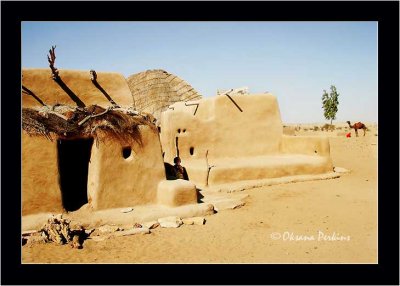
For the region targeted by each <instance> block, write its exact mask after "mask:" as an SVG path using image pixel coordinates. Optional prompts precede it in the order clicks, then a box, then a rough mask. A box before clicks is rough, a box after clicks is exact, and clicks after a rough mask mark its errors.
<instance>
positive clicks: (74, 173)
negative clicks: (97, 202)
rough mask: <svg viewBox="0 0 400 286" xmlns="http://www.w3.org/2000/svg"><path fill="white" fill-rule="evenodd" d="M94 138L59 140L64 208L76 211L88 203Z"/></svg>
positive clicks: (59, 170) (59, 168)
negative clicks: (90, 163) (88, 182)
mask: <svg viewBox="0 0 400 286" xmlns="http://www.w3.org/2000/svg"><path fill="white" fill-rule="evenodd" d="M92 145H93V138H90V139H74V140H61V139H59V140H57V151H58V172H59V183H60V188H61V196H62V203H63V207H64V208H65V210H67V211H75V210H77V209H79V208H80V207H81V206H83V205H84V204H86V203H87V202H88V195H87V179H88V171H89V161H90V154H91V150H92Z"/></svg>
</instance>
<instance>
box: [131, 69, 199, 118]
mask: <svg viewBox="0 0 400 286" xmlns="http://www.w3.org/2000/svg"><path fill="white" fill-rule="evenodd" d="M127 82H128V85H129V88H130V90H131V92H132V96H133V101H134V104H135V107H136V108H137V109H138V110H139V111H141V112H148V113H150V114H152V115H153V116H154V117H155V118H157V119H159V118H160V115H161V112H162V111H164V110H166V109H167V108H168V106H169V105H171V104H173V103H175V102H179V101H189V100H198V99H200V98H201V95H200V94H199V93H198V92H197V91H196V90H195V89H194V88H193V87H192V86H191V85H190V84H188V83H187V82H185V81H184V80H182V79H181V78H179V77H177V76H176V75H173V74H170V73H168V72H166V71H164V70H147V71H145V72H141V73H138V74H134V75H131V76H129V77H128V79H127Z"/></svg>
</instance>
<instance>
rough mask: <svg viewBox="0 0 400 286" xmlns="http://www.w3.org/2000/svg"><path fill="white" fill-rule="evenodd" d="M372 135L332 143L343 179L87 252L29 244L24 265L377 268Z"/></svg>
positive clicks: (89, 245) (90, 245) (254, 199)
mask: <svg viewBox="0 0 400 286" xmlns="http://www.w3.org/2000/svg"><path fill="white" fill-rule="evenodd" d="M309 132H311V131H309ZM375 134H376V130H375V131H371V132H367V136H366V137H362V136H361V137H358V138H356V137H354V131H353V134H352V137H351V138H345V137H344V136H341V137H330V144H331V156H332V159H333V163H334V166H338V167H343V168H346V169H350V170H351V173H349V174H345V175H343V176H342V177H340V178H338V179H330V180H322V181H309V182H299V183H291V184H284V185H275V186H268V187H262V188H256V189H251V190H247V191H243V193H248V194H249V195H250V196H249V198H247V199H246V205H245V206H243V207H241V208H239V209H235V210H226V211H222V212H220V213H217V214H215V215H211V216H207V217H206V219H207V221H206V224H205V225H202V226H200V225H183V226H181V227H180V228H177V229H166V228H156V229H154V230H152V233H151V234H144V235H142V234H140V235H133V236H125V237H116V238H112V239H108V240H105V241H100V242H95V241H93V240H91V239H88V240H86V241H85V242H84V244H83V249H72V248H71V247H70V246H68V245H64V246H57V245H54V244H45V245H39V244H36V245H34V246H27V245H25V246H23V247H22V262H23V263H376V262H377V139H378V137H377V136H375ZM302 135H303V134H302ZM361 135H362V133H361ZM329 238H330V239H331V240H329ZM339 238H341V239H342V240H338V239H339ZM296 239H297V241H296Z"/></svg>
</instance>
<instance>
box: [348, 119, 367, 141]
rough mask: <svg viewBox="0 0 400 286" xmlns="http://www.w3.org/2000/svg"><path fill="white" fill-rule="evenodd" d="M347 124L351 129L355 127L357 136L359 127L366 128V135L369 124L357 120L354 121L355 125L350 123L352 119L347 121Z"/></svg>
mask: <svg viewBox="0 0 400 286" xmlns="http://www.w3.org/2000/svg"><path fill="white" fill-rule="evenodd" d="M347 124H349V127H350V129H352V128H353V129H354V131H355V132H356V136H357V137H358V129H363V130H364V136H365V130H367V126H365V124H364V123H361V122H357V123H354V124H353V125H351V124H350V121H347Z"/></svg>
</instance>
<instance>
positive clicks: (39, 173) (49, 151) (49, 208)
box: [21, 131, 63, 215]
mask: <svg viewBox="0 0 400 286" xmlns="http://www.w3.org/2000/svg"><path fill="white" fill-rule="evenodd" d="M21 171H22V174H21V175H22V215H26V214H33V213H40V212H61V211H62V210H63V207H62V201H61V200H62V199H61V190H60V185H59V183H58V165H57V143H56V142H55V141H53V142H51V141H49V140H47V139H46V138H44V137H38V136H35V137H33V136H32V137H30V136H29V135H27V134H26V132H24V131H23V132H22V170H21Z"/></svg>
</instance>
